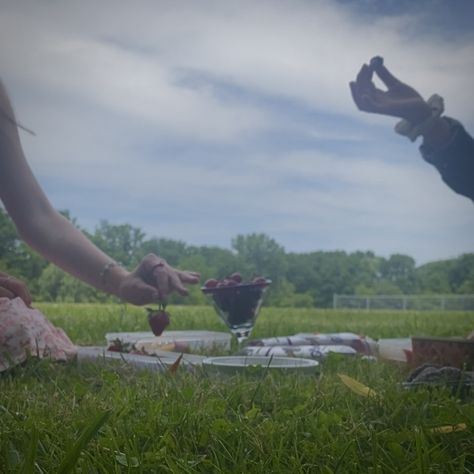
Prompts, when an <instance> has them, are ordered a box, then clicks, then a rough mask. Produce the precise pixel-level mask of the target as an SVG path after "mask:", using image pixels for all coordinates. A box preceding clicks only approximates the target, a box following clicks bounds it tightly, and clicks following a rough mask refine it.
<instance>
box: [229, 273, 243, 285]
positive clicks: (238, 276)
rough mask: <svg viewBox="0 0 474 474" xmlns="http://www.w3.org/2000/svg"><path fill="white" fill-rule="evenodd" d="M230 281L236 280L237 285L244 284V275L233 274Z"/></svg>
mask: <svg viewBox="0 0 474 474" xmlns="http://www.w3.org/2000/svg"><path fill="white" fill-rule="evenodd" d="M229 279H230V280H234V281H235V282H237V283H242V275H241V274H240V273H239V272H235V273H232V275H231V276H230V277H229Z"/></svg>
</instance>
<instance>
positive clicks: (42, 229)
mask: <svg viewBox="0 0 474 474" xmlns="http://www.w3.org/2000/svg"><path fill="white" fill-rule="evenodd" d="M17 228H18V231H19V233H20V236H21V237H22V239H23V240H25V242H27V243H28V244H29V245H30V246H31V247H32V248H34V249H35V250H36V251H37V252H38V253H40V254H41V255H42V256H43V257H45V258H46V259H48V260H50V261H51V262H53V263H54V264H56V265H57V266H58V267H60V268H62V269H63V270H65V271H66V272H68V273H70V274H71V275H74V276H75V277H77V278H79V279H80V280H82V281H84V282H85V283H88V284H89V285H91V286H93V287H95V288H97V289H99V290H103V291H106V292H108V293H111V294H114V295H117V296H119V291H120V290H119V288H120V282H121V280H122V279H123V278H124V277H125V276H126V275H128V272H127V271H126V270H125V269H123V268H121V267H119V266H114V267H111V268H110V269H108V271H107V273H106V275H102V272H103V270H104V268H105V266H106V265H107V264H108V263H110V262H111V261H112V259H111V258H110V257H109V256H108V255H106V254H105V253H104V252H102V251H101V250H100V249H98V248H97V247H96V246H95V245H94V244H93V243H92V242H91V241H90V240H88V239H87V237H86V236H85V235H84V234H83V233H82V232H81V231H80V230H79V229H77V228H76V227H75V226H74V225H73V224H72V223H71V222H69V221H68V220H67V219H66V218H64V217H63V216H62V215H61V214H59V213H58V212H57V211H55V210H54V209H51V210H50V211H49V212H48V213H45V214H44V215H42V216H40V217H34V218H33V219H30V220H28V221H25V222H22V223H20V224H19V225H18V224H17ZM52 229H54V230H52Z"/></svg>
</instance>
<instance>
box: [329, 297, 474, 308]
mask: <svg viewBox="0 0 474 474" xmlns="http://www.w3.org/2000/svg"><path fill="white" fill-rule="evenodd" d="M333 308H334V309H342V308H344V309H360V310H366V311H368V310H378V309H393V310H411V311H429V310H431V311H436V310H441V311H474V295H375V296H358V295H336V294H335V295H334V296H333Z"/></svg>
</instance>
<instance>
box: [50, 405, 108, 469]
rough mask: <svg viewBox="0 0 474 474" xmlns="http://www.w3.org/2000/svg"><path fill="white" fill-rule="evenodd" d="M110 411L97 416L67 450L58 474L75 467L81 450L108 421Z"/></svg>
mask: <svg viewBox="0 0 474 474" xmlns="http://www.w3.org/2000/svg"><path fill="white" fill-rule="evenodd" d="M109 417H110V411H106V412H104V413H101V414H100V415H99V416H97V417H96V418H95V419H94V420H92V423H90V424H89V425H88V426H86V427H85V428H84V430H83V431H82V433H81V434H80V436H79V438H78V439H77V441H76V442H75V443H74V444H73V445H72V446H71V447H70V448H69V450H68V451H67V453H66V455H65V456H64V459H63V461H62V462H61V464H60V466H59V469H58V471H57V472H58V474H66V473H68V472H71V470H72V469H73V468H74V466H75V465H76V462H77V460H78V459H79V456H80V454H81V452H82V450H83V449H84V448H85V447H86V446H87V444H88V443H89V441H90V440H91V439H92V438H93V437H94V436H95V435H96V434H97V432H98V431H99V430H100V428H101V427H102V425H103V424H104V423H105V422H106V421H107V420H108V419H109Z"/></svg>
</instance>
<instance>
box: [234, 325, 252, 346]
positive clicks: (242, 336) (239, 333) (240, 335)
mask: <svg viewBox="0 0 474 474" xmlns="http://www.w3.org/2000/svg"><path fill="white" fill-rule="evenodd" d="M252 329H253V327H250V328H248V327H246V328H230V332H231V333H232V334H233V335H234V336H235V338H236V339H237V342H238V343H239V345H240V344H241V343H242V342H244V341H245V340H247V339H248V338H249V337H250V334H251V332H252Z"/></svg>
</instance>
